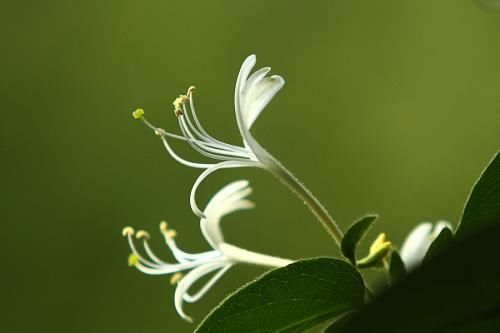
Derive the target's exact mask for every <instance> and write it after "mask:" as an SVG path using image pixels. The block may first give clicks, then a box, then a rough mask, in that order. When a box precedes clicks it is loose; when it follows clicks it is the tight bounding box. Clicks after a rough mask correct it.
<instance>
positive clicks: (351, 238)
mask: <svg viewBox="0 0 500 333" xmlns="http://www.w3.org/2000/svg"><path fill="white" fill-rule="evenodd" d="M377 218H378V216H377V215H366V216H364V217H362V218H361V219H359V220H358V221H356V222H354V223H353V224H352V225H351V226H350V227H349V229H348V230H347V232H346V233H345V236H344V238H343V239H342V245H341V250H342V254H343V255H344V257H346V258H347V259H349V260H350V261H351V263H352V264H353V265H356V247H357V246H358V244H359V242H360V241H361V240H362V239H363V237H364V236H365V234H366V233H367V232H368V230H369V229H370V227H371V226H372V224H373V222H375V220H376V219H377Z"/></svg>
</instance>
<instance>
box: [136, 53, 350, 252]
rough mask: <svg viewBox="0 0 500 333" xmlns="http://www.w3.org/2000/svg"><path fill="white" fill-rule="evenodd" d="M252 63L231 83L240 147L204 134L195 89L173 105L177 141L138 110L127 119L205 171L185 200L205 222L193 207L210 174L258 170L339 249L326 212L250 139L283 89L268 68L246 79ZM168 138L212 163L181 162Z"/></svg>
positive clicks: (338, 232) (336, 230)
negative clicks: (284, 189)
mask: <svg viewBox="0 0 500 333" xmlns="http://www.w3.org/2000/svg"><path fill="white" fill-rule="evenodd" d="M255 62H256V58H255V55H250V56H249V57H247V58H246V59H245V61H244V62H243V64H242V65H241V68H240V72H239V74H238V79H237V80H236V87H235V92H234V108H235V113H236V122H237V124H238V129H239V132H240V135H241V138H242V144H241V145H232V144H229V143H225V142H222V141H220V140H217V139H215V138H214V137H213V136H211V135H209V134H208V133H207V131H206V130H205V129H204V128H203V126H202V125H201V123H200V121H199V120H198V117H197V115H196V111H195V108H194V102H193V91H194V87H190V88H189V89H188V92H187V94H186V95H181V96H179V97H178V98H177V99H176V100H175V101H174V107H175V110H174V111H175V114H176V116H177V120H178V122H179V127H180V130H181V132H182V135H177V134H172V133H169V132H167V131H165V130H163V129H161V128H158V127H156V126H153V125H152V124H151V123H150V122H148V121H147V120H146V119H145V118H144V110H142V109H137V110H136V111H135V112H133V114H132V115H133V116H134V118H136V119H141V120H142V121H143V122H144V123H145V124H146V125H147V126H149V127H150V128H151V129H153V130H154V131H155V133H156V134H157V135H159V136H160V137H161V139H162V141H163V145H164V146H165V148H166V150H167V151H168V153H169V154H170V155H171V156H172V157H173V158H174V159H175V160H177V161H178V162H180V163H182V164H184V165H187V166H189V167H193V168H199V169H204V170H203V172H202V173H201V174H200V175H199V176H198V178H197V179H196V181H195V182H194V184H193V187H192V188H191V194H190V199H189V202H190V205H191V209H192V210H193V212H194V213H195V214H196V215H198V216H199V217H204V215H203V212H202V211H201V210H200V209H199V208H198V205H197V204H196V191H197V189H198V187H199V186H200V184H201V182H202V181H203V180H204V179H205V178H206V177H207V176H208V175H209V174H211V173H212V172H214V171H216V170H219V169H227V168H242V167H258V168H263V169H265V170H267V171H269V172H271V173H272V174H273V175H274V176H276V177H277V178H278V179H279V180H281V181H282V182H283V183H284V184H286V185H287V186H288V187H289V188H290V189H291V190H292V191H293V192H294V193H295V194H296V195H297V196H298V197H300V199H301V200H302V201H303V202H304V203H305V204H306V205H307V206H308V207H309V209H310V210H311V212H312V213H313V214H314V215H315V216H316V218H318V220H319V221H320V222H321V223H322V224H323V226H324V227H325V228H326V229H327V230H328V232H329V233H330V235H331V236H332V237H333V238H334V240H335V241H336V242H337V244H338V245H339V246H340V244H341V241H342V237H343V235H342V231H341V230H340V228H339V227H338V225H337V224H336V222H335V221H334V220H333V218H332V217H331V216H330V214H329V213H328V211H327V210H326V209H325V207H323V205H322V204H321V203H320V201H319V200H318V199H317V198H316V197H315V196H314V195H313V194H312V193H311V192H310V191H309V190H308V189H307V188H306V187H305V186H304V184H302V183H301V182H299V181H298V180H297V179H296V178H295V177H294V176H293V175H292V173H291V172H290V171H288V170H287V169H286V168H285V167H284V166H283V165H282V164H281V163H279V162H278V161H277V160H276V159H275V158H274V157H273V156H271V154H269V153H268V152H267V151H266V150H265V149H264V148H262V146H261V145H260V144H259V143H258V142H257V141H256V140H255V139H254V138H253V136H252V134H251V133H250V129H251V127H252V125H253V123H254V122H255V120H256V119H257V117H258V116H259V115H260V113H261V112H262V110H264V108H265V107H266V106H267V105H268V104H269V102H270V101H271V99H272V98H273V97H274V95H276V93H277V92H278V91H279V90H280V89H281V88H282V87H283V85H284V84H285V80H283V78H282V77H281V76H279V75H272V76H267V74H268V73H269V71H270V70H271V68H269V67H265V68H261V69H259V70H257V71H255V72H254V73H253V74H250V72H251V71H252V69H253V67H254V66H255ZM167 138H169V139H176V140H182V141H184V142H187V143H188V144H189V145H190V146H191V147H192V148H193V149H194V150H196V151H197V152H199V153H200V154H201V155H203V156H205V157H208V158H210V159H211V160H212V162H210V163H199V162H193V161H189V160H186V159H184V158H182V157H180V156H179V155H177V153H176V152H175V151H174V150H173V149H172V147H171V146H170V144H169V142H168V140H167Z"/></svg>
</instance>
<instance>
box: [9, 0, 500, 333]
mask: <svg viewBox="0 0 500 333" xmlns="http://www.w3.org/2000/svg"><path fill="white" fill-rule="evenodd" d="M0 15H1V23H0V24H1V25H2V26H1V30H0V35H1V36H2V52H1V65H2V75H1V76H2V77H1V80H0V82H1V83H0V84H1V94H2V96H1V98H2V102H3V112H2V113H3V116H2V120H1V122H0V125H1V132H0V134H1V141H0V142H1V143H0V144H1V177H2V194H1V195H2V200H1V202H2V207H1V210H0V212H1V213H0V214H1V215H0V216H1V221H2V222H1V223H2V233H3V235H2V243H1V244H2V248H1V252H0V253H1V258H2V263H3V264H2V269H1V270H2V272H1V278H0V279H1V286H2V296H1V302H2V305H3V310H2V316H1V318H2V324H1V325H2V331H4V332H31V331H38V332H49V331H50V332H68V331H70V332H122V333H125V332H162V331H163V332H191V331H192V330H193V329H194V327H195V326H193V325H190V324H187V323H184V322H183V321H182V320H181V319H180V318H179V317H178V316H177V315H176V313H175V310H174V306H173V291H174V288H173V287H171V286H170V285H169V282H168V280H169V278H168V277H151V276H145V275H143V274H141V273H139V272H137V271H136V270H134V269H130V268H128V267H127V264H126V258H127V255H128V253H129V249H128V246H127V244H126V242H125V240H124V239H123V238H122V236H121V229H122V228H123V227H124V226H127V225H132V226H134V227H135V228H138V229H146V230H149V231H150V232H151V234H152V237H153V239H152V242H153V245H154V246H155V248H157V249H158V252H160V253H162V251H164V253H165V254H166V253H167V249H166V248H165V247H164V246H163V245H162V244H161V242H160V233H159V231H158V223H159V221H160V220H162V219H166V220H168V221H169V222H170V223H171V225H172V226H173V227H174V228H175V229H177V231H178V233H179V237H178V242H179V243H180V245H181V246H182V247H183V248H184V249H186V250H191V251H201V250H205V249H207V248H208V245H206V244H205V242H204V240H203V238H202V237H201V235H200V232H199V228H198V220H197V218H195V216H194V215H193V214H192V213H191V211H190V208H189V205H188V195H189V190H190V187H191V185H192V183H193V181H194V179H195V177H196V176H197V175H198V173H199V171H197V170H194V169H188V168H186V167H184V166H182V165H180V164H178V163H176V162H175V161H173V160H172V159H171V158H170V157H169V156H168V155H167V154H166V153H165V152H164V151H163V150H162V146H161V143H160V141H159V140H158V138H157V137H156V136H154V135H153V134H152V133H151V132H150V131H149V130H148V129H146V128H145V127H144V126H142V125H141V124H140V122H137V121H134V120H133V119H132V117H131V112H132V111H133V110H134V109H135V108H137V107H143V108H144V109H145V110H146V113H147V115H148V118H149V119H150V120H151V121H152V122H154V123H155V124H157V125H158V126H161V127H164V128H166V129H169V130H172V131H176V130H177V128H176V127H177V126H176V120H175V117H174V116H173V113H172V105H171V102H172V100H173V99H174V98H175V97H176V96H177V95H178V94H180V93H184V92H185V90H186V89H187V87H188V86H189V85H191V84H194V85H196V86H197V88H198V89H197V91H196V96H195V97H196V101H197V106H198V108H197V109H198V113H199V115H200V117H201V118H202V121H203V123H204V124H205V127H207V128H209V129H210V130H211V131H210V132H211V133H212V134H214V135H215V136H217V137H218V138H221V139H223V140H225V141H229V142H234V143H238V142H239V140H240V138H239V135H238V132H237V128H236V125H235V119H234V112H233V89H234V83H235V80H236V75H237V72H238V70H239V66H240V64H241V62H242V61H243V59H244V58H245V57H246V56H247V55H249V54H251V53H256V54H257V59H258V64H257V66H258V67H259V68H260V67H263V66H266V65H269V66H272V67H273V72H274V73H278V74H281V75H283V76H284V78H285V80H286V82H287V83H286V85H285V87H284V89H283V90H282V91H281V92H280V93H279V94H278V95H277V97H276V98H275V99H274V101H273V102H272V103H271V104H270V105H269V107H268V108H267V109H266V111H265V112H264V113H263V114H262V115H261V117H260V119H259V120H258V121H257V122H256V124H255V129H254V131H253V132H254V135H255V137H256V138H257V139H258V140H259V142H260V143H261V144H262V145H263V146H264V147H266V148H267V149H268V150H269V151H270V152H272V153H273V154H274V155H275V156H276V157H277V158H279V159H280V160H281V161H282V162H283V163H284V164H285V165H286V166H287V167H288V168H289V169H290V170H292V171H293V172H294V173H295V174H296V176H298V178H299V179H301V180H302V181H303V182H304V183H305V184H307V186H308V187H309V188H310V189H311V190H312V191H313V192H314V193H315V194H316V195H317V196H318V197H319V198H320V199H321V200H322V202H323V203H324V204H325V206H326V207H328V209H329V210H330V212H331V213H332V215H333V216H334V218H336V219H337V221H338V222H339V224H340V225H341V227H342V228H344V229H345V228H346V227H347V226H348V225H349V224H350V223H351V222H352V221H353V220H354V219H355V218H357V217H359V216H361V215H363V214H365V213H367V212H377V213H379V214H380V216H381V218H380V220H379V223H378V225H377V226H376V227H375V228H374V230H373V232H372V234H371V235H370V238H374V237H375V236H376V235H377V233H378V232H381V231H387V232H388V233H389V237H390V239H391V240H392V241H393V242H395V243H396V244H400V243H401V241H402V240H403V238H404V235H405V233H407V232H408V231H409V230H410V229H411V228H412V226H413V225H414V224H415V223H417V222H420V221H423V220H429V221H435V220H438V219H447V220H449V221H452V222H453V223H454V224H456V221H457V219H458V217H459V216H460V213H461V210H462V206H463V203H464V201H465V199H466V197H467V194H468V191H469V189H470V188H471V186H472V184H473V182H474V181H475V179H476V178H477V177H478V176H479V173H480V172H481V170H482V169H483V167H484V166H485V165H486V163H487V162H488V160H489V159H490V158H491V157H492V155H493V153H494V152H496V151H497V150H498V148H499V141H500V140H499V139H500V131H499V125H500V89H499V87H500V62H499V59H500V43H499V40H500V15H499V14H498V13H494V12H488V11H483V10H481V9H479V8H478V7H477V6H476V5H475V4H474V2H472V1H465V0H463V1H457V0H447V1H434V0H425V1H423V0H418V1H417V0H415V1H400V0H383V1H347V0H346V1H284V0H282V1H252V2H248V1H246V2H243V1H182V2H181V1H165V0H164V1H47V2H39V1H31V2H24V1H18V2H9V3H5V4H3V5H2V11H1V14H0ZM178 149H179V151H180V152H181V153H183V154H185V155H186V156H190V157H191V158H193V159H196V158H198V156H197V155H196V154H194V153H193V152H192V151H191V150H190V149H187V148H185V147H182V146H180V147H178ZM241 178H245V179H249V180H251V182H252V185H253V187H254V194H253V196H252V198H253V200H254V201H256V202H257V209H255V210H253V211H249V212H241V213H237V214H235V215H233V216H229V217H228V218H226V219H225V220H224V222H223V226H224V232H225V234H226V238H227V240H229V241H230V242H232V243H235V244H238V245H241V246H243V247H247V248H250V249H252V250H255V251H262V252H265V253H270V254H275V255H281V256H284V257H290V258H299V257H307V256H317V255H337V254H338V251H337V250H336V248H335V244H334V243H333V242H332V241H331V240H330V239H329V237H328V236H327V234H326V233H325V232H324V231H323V228H322V227H321V225H320V224H319V223H318V222H317V221H316V220H315V219H314V218H313V216H312V215H311V214H310V213H309V211H308V210H307V208H305V207H304V206H303V205H302V204H301V202H300V201H299V200H298V199H297V198H295V197H294V196H293V195H292V194H291V193H289V192H288V191H287V189H286V188H284V187H283V186H282V185H281V184H280V183H279V182H277V181H276V180H274V179H273V178H272V177H271V176H270V175H269V174H266V173H264V172H263V171H259V170H251V169H240V170H229V171H222V172H219V173H217V174H215V175H213V176H212V177H211V178H209V179H208V180H207V181H206V182H205V183H204V184H203V186H202V188H201V190H200V192H199V198H200V201H201V202H206V200H207V199H208V198H209V196H210V195H211V194H213V193H214V191H216V190H217V189H218V188H220V187H221V186H222V185H224V184H225V183H226V182H228V181H231V180H236V179H241ZM366 243H367V244H365V248H366V247H367V246H368V243H369V242H366ZM263 271H264V270H263V269H260V268H255V267H244V266H237V267H235V268H233V269H231V270H230V271H229V272H228V273H227V274H226V275H225V276H224V277H223V279H222V280H221V281H220V282H219V283H218V284H217V285H216V286H215V287H214V288H213V289H212V290H211V291H210V292H209V294H208V295H207V296H206V297H205V298H203V299H202V300H201V301H200V302H198V303H197V304H194V305H187V306H186V311H187V313H188V314H191V315H192V316H193V317H194V318H195V320H196V322H199V320H201V319H202V318H203V317H204V315H205V314H207V312H208V311H209V309H210V308H212V307H213V306H214V305H216V304H217V303H218V302H219V301H220V300H221V299H222V298H223V297H224V295H226V294H227V293H228V292H231V291H233V290H234V289H235V288H237V287H238V286H240V285H241V284H242V283H244V282H247V281H249V280H250V279H252V278H253V277H255V276H256V275H258V274H260V273H262V272H263Z"/></svg>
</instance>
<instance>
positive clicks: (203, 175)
mask: <svg viewBox="0 0 500 333" xmlns="http://www.w3.org/2000/svg"><path fill="white" fill-rule="evenodd" d="M259 166H261V165H260V164H259V163H257V162H239V161H225V162H220V163H217V164H215V165H213V166H211V167H210V168H208V169H206V170H205V171H203V172H202V173H201V174H200V175H199V176H198V178H197V179H196V181H195V182H194V184H193V187H192V188H191V194H190V197H189V203H190V205H191V209H192V210H193V212H194V213H195V214H196V215H198V216H199V217H201V218H205V217H206V216H205V214H204V213H203V212H202V211H201V209H200V208H199V207H198V205H197V204H196V191H197V190H198V187H199V186H200V184H201V183H202V182H203V180H204V179H205V178H207V177H208V176H209V175H210V174H211V173H213V172H214V171H217V170H219V169H228V168H244V167H259Z"/></svg>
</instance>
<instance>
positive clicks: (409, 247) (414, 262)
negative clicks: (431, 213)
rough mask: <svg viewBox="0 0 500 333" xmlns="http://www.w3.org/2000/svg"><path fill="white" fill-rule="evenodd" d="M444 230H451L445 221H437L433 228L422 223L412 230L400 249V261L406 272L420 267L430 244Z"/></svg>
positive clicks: (426, 223)
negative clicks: (403, 264)
mask: <svg viewBox="0 0 500 333" xmlns="http://www.w3.org/2000/svg"><path fill="white" fill-rule="evenodd" d="M444 228H448V229H450V230H452V229H453V227H452V226H451V224H450V223H449V222H447V221H438V222H437V223H436V225H435V226H434V225H433V224H432V223H430V222H424V223H420V224H418V225H417V226H416V227H415V228H413V230H412V231H411V232H410V233H409V234H408V236H407V237H406V239H405V241H404V242H403V246H402V247H401V259H402V260H403V262H404V263H405V266H406V268H407V269H408V270H412V269H414V268H416V267H417V266H418V265H420V263H421V262H422V260H424V257H425V254H426V253H427V250H429V247H430V246H431V244H432V242H433V241H434V240H435V239H436V238H437V236H439V233H440V232H441V230H443V229H444Z"/></svg>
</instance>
